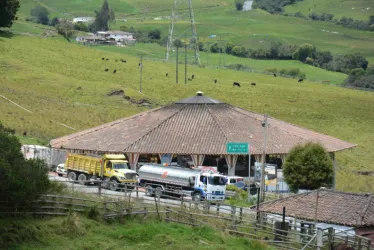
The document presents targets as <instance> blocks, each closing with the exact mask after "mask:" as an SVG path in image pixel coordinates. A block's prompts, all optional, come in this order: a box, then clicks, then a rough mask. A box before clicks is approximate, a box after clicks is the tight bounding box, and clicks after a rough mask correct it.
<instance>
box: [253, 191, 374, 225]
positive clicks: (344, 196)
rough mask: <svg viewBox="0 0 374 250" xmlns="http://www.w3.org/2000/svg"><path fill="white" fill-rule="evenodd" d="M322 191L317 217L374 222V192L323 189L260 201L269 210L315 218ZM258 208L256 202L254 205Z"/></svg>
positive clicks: (348, 222) (331, 220)
mask: <svg viewBox="0 0 374 250" xmlns="http://www.w3.org/2000/svg"><path fill="white" fill-rule="evenodd" d="M317 193H318V207H317V217H316V219H317V221H318V222H326V223H331V224H337V225H345V226H352V227H370V226H374V195H373V194H354V193H345V192H339V191H333V190H327V189H319V191H318V192H317V190H315V191H312V192H309V193H302V194H297V195H293V196H289V197H287V198H283V199H279V200H274V201H269V202H265V203H262V204H260V207H259V210H260V211H262V212H266V213H273V214H282V211H283V207H285V208H286V216H290V217H296V218H297V219H304V220H309V221H314V219H315V218H314V216H315V211H316V202H317ZM254 208H255V206H254Z"/></svg>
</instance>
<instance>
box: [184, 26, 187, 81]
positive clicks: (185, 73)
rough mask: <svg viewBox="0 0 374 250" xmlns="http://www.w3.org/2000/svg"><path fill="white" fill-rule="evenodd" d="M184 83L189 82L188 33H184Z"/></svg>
mask: <svg viewBox="0 0 374 250" xmlns="http://www.w3.org/2000/svg"><path fill="white" fill-rule="evenodd" d="M184 84H187V33H184Z"/></svg>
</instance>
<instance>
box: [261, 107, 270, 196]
mask: <svg viewBox="0 0 374 250" xmlns="http://www.w3.org/2000/svg"><path fill="white" fill-rule="evenodd" d="M262 126H263V127H264V148H263V151H262V164H261V187H260V189H261V197H260V198H261V202H264V201H265V160H266V144H267V129H268V115H267V114H265V120H264V121H263V122H262Z"/></svg>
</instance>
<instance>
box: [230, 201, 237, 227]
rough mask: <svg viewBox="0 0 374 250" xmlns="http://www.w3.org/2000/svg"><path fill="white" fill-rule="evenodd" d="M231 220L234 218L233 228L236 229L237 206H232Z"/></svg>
mask: <svg viewBox="0 0 374 250" xmlns="http://www.w3.org/2000/svg"><path fill="white" fill-rule="evenodd" d="M231 209H232V210H231V220H232V222H231V223H232V224H231V225H232V229H233V230H235V229H236V226H235V224H236V221H235V215H236V207H235V206H232V207H231Z"/></svg>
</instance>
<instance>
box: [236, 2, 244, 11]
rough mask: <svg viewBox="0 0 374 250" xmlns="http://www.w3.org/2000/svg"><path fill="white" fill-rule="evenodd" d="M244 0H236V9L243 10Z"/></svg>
mask: <svg viewBox="0 0 374 250" xmlns="http://www.w3.org/2000/svg"><path fill="white" fill-rule="evenodd" d="M243 6H244V0H235V8H236V10H243Z"/></svg>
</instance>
